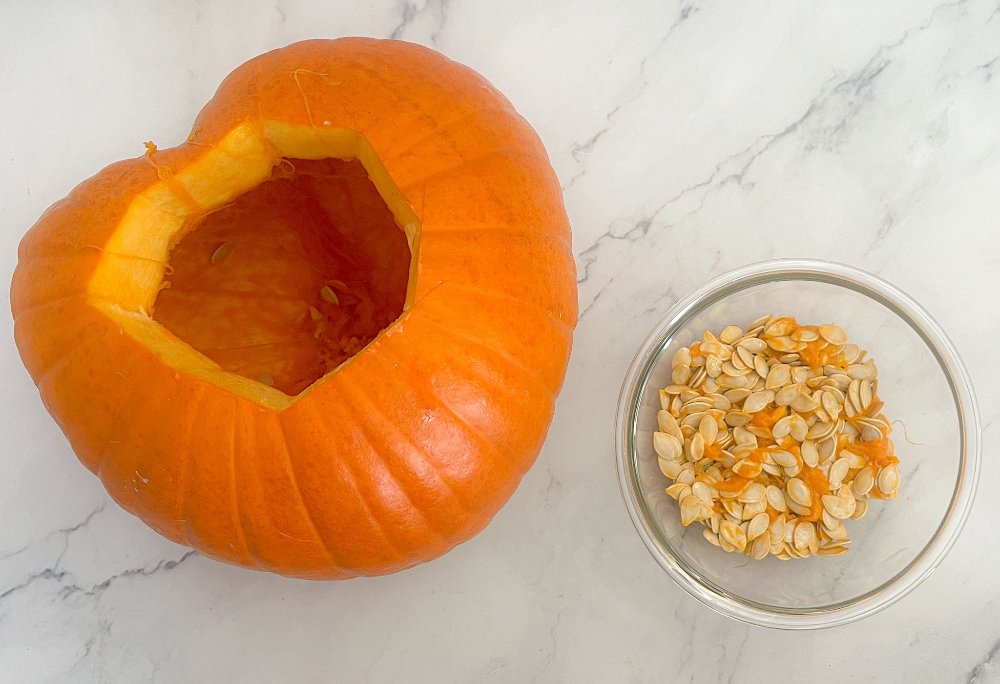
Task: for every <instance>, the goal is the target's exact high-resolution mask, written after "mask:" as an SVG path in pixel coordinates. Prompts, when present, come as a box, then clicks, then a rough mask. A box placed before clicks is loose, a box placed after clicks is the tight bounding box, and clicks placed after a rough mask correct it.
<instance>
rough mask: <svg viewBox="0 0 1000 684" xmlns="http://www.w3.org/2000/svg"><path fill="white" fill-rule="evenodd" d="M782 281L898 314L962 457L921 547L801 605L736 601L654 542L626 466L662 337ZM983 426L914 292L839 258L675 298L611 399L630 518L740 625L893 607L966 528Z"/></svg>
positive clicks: (717, 283) (843, 618) (818, 623)
mask: <svg viewBox="0 0 1000 684" xmlns="http://www.w3.org/2000/svg"><path fill="white" fill-rule="evenodd" d="M782 280H807V281H815V282H824V283H829V284H833V285H838V286H841V287H847V288H848V289H851V290H854V291H855V292H858V293H859V294H863V295H865V296H868V297H869V298H871V299H873V300H875V301H876V302H878V303H880V304H882V305H883V306H885V307H886V308H888V309H889V310H890V311H892V312H893V313H895V314H896V315H897V316H899V317H900V318H902V319H903V320H904V321H905V322H906V323H907V324H908V325H909V326H910V327H911V328H912V329H913V330H914V332H916V333H917V335H918V336H919V337H920V338H921V339H922V340H923V342H924V343H925V344H926V345H927V347H928V349H929V350H930V351H931V353H932V354H933V355H934V357H935V359H936V360H937V362H938V364H939V365H940V367H941V370H942V372H943V373H944V375H945V378H946V380H947V382H948V384H949V386H950V388H951V393H952V398H953V399H954V402H955V408H956V411H957V413H958V418H959V423H960V425H959V428H960V430H959V435H960V449H959V456H960V463H959V472H958V477H957V481H956V485H955V490H954V492H953V494H952V498H951V502H950V504H949V506H948V510H947V511H946V512H945V515H944V518H943V519H942V521H941V523H940V524H939V525H938V528H937V530H936V531H935V533H934V535H933V536H932V537H931V539H930V541H929V542H928V543H927V545H926V546H924V548H923V550H921V552H920V553H919V554H918V555H917V556H916V558H914V559H913V560H912V561H911V562H910V563H909V564H908V565H907V566H906V567H905V568H903V570H901V571H900V572H899V573H897V574H896V575H895V576H893V577H892V578H890V579H889V580H887V581H886V582H884V583H883V584H881V585H880V586H878V587H876V588H875V589H873V590H870V591H868V592H866V593H865V594H862V595H861V596H859V597H855V598H854V599H849V600H847V601H842V602H839V603H836V604H831V605H830V606H819V607H809V608H806V609H804V610H797V609H784V608H777V607H773V606H770V607H769V606H767V605H765V604H762V603H758V602H753V601H750V600H748V599H743V598H739V597H736V596H735V595H733V594H730V593H728V592H726V591H725V590H724V589H723V588H721V587H717V586H713V585H712V583H711V582H709V581H708V580H706V579H704V578H700V577H699V575H698V573H697V572H696V571H695V570H694V569H693V568H691V567H689V566H687V564H686V563H685V562H684V561H682V560H680V559H679V558H678V557H677V556H676V555H674V554H673V552H672V551H671V550H670V547H669V545H668V544H666V543H663V542H662V541H661V539H660V537H659V535H658V534H657V533H656V531H655V530H654V529H653V525H652V524H651V521H650V520H649V519H648V515H644V513H643V512H642V511H641V510H640V507H642V506H643V504H641V501H642V497H641V495H640V492H639V482H638V477H637V475H636V472H635V468H634V467H632V464H633V463H634V448H633V446H634V445H633V434H634V432H635V425H636V424H637V420H638V408H639V404H640V401H641V397H640V389H641V388H642V387H644V385H645V382H646V380H647V379H648V375H649V373H650V372H651V370H652V368H653V367H654V366H655V363H656V360H657V357H658V350H659V349H660V348H661V346H662V344H663V343H664V342H665V340H666V339H667V338H668V337H670V336H672V335H673V334H674V332H675V331H676V329H677V328H679V327H681V326H682V325H683V324H684V323H685V322H686V321H687V319H688V318H690V317H691V316H693V315H694V313H695V312H696V311H699V310H701V309H703V308H705V307H707V306H709V305H711V304H713V303H715V302H717V301H719V300H720V299H723V298H724V297H727V296H729V295H731V294H734V293H736V292H739V291H741V290H745V289H747V288H750V287H753V286H756V285H760V284H764V283H769V282H775V281H782ZM654 352H657V353H654ZM980 429H981V428H980V421H979V411H978V407H977V404H976V398H975V392H974V390H973V387H972V381H971V379H970V377H969V373H968V371H967V370H966V368H965V366H964V364H963V363H962V360H961V357H960V356H959V354H958V352H957V350H956V349H955V346H954V344H953V343H952V342H951V340H950V339H949V338H948V336H947V335H946V333H945V332H944V330H943V329H942V328H941V326H940V325H939V324H938V323H937V322H936V321H935V320H934V319H933V318H932V317H931V315H930V314H929V313H927V311H925V310H924V309H923V307H921V306H920V305H919V304H917V302H916V301H915V300H914V299H913V298H911V297H910V296H909V295H907V294H906V293H904V292H903V291H902V290H900V289H899V288H897V287H896V286H894V285H892V284H890V283H888V282H886V281H885V280H883V279H881V278H879V277H878V276H876V275H873V274H871V273H868V272H867V271H862V270H860V269H857V268H855V267H853V266H848V265H846V264H841V263H837V262H831V261H822V260H817V259H771V260H767V261H760V262H756V263H752V264H749V265H746V266H742V267H740V268H737V269H734V270H732V271H729V272H727V273H723V274H722V275H720V276H718V277H716V278H713V279H711V280H709V281H708V282H706V283H705V284H703V285H701V286H700V287H698V288H697V289H695V290H694V291H692V292H690V293H689V294H687V295H685V296H684V297H681V298H680V299H679V300H678V301H677V302H676V303H675V304H674V305H673V306H672V307H671V308H670V309H669V310H668V311H667V312H666V314H664V316H663V317H662V318H661V319H660V321H659V322H658V323H657V324H656V325H655V327H654V328H653V330H652V331H651V332H650V333H649V334H648V335H647V336H646V338H645V339H644V341H643V342H642V344H641V345H640V346H639V349H638V351H637V352H636V354H635V356H634V357H633V358H632V361H631V363H630V364H629V367H628V371H627V372H626V375H625V379H624V381H623V383H622V388H621V392H620V394H619V397H618V410H617V412H616V417H615V454H616V460H617V470H618V480H619V486H620V488H621V493H622V496H623V498H624V499H625V505H626V508H628V512H629V516H630V517H631V519H632V524H633V525H634V526H635V529H636V531H637V532H638V533H639V536H640V537H641V538H642V541H643V543H644V544H645V546H646V549H647V550H648V551H649V552H650V554H652V556H653V558H654V559H655V560H656V561H657V562H658V563H659V564H660V566H661V567H662V568H663V569H664V570H666V572H667V574H668V575H669V576H670V577H671V579H672V580H673V581H674V582H675V583H676V584H678V585H679V586H680V587H681V588H682V589H684V590H685V591H686V592H687V593H688V594H690V595H691V596H693V597H694V598H696V599H698V600H699V601H700V602H702V603H704V604H705V605H707V606H708V607H709V608H712V609H713V610H715V611H716V612H719V613H721V614H723V615H726V616H728V617H731V618H734V619H736V620H740V621H742V622H746V623H750V624H755V625H759V626H763V627H773V628H779V629H818V628H825V627H833V626H836V625H842V624H846V623H849V622H854V621H855V620H860V619H862V618H864V617H868V616H870V615H872V614H874V613H876V612H878V611H880V610H882V609H883V608H886V607H888V606H890V605H892V604H893V603H895V602H897V601H899V600H900V599H902V598H903V597H904V596H906V595H907V594H909V593H910V592H911V591H913V590H914V589H915V588H916V587H917V586H918V585H919V584H920V583H921V582H923V581H924V580H925V579H927V577H928V576H930V574H931V573H932V572H933V571H934V570H935V569H936V568H937V567H938V565H940V564H941V562H942V561H943V560H944V558H945V556H946V555H947V554H948V551H950V550H951V548H952V546H953V545H954V543H955V541H956V540H957V538H958V535H959V533H960V532H961V530H962V528H963V527H964V525H965V521H966V519H967V518H968V515H969V511H970V509H971V507H972V503H973V500H974V498H975V493H976V488H977V485H978V481H979V471H980V465H981V463H980V461H981V458H980V442H981V435H980Z"/></svg>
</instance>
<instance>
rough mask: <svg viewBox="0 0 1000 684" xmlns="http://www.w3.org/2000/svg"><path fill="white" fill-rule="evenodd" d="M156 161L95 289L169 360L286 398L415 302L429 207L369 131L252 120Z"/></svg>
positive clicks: (278, 401)
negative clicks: (424, 213)
mask: <svg viewBox="0 0 1000 684" xmlns="http://www.w3.org/2000/svg"><path fill="white" fill-rule="evenodd" d="M150 161H151V162H152V163H153V165H154V166H157V171H158V173H159V176H160V182H158V183H154V184H153V185H151V186H150V187H149V188H148V189H147V190H145V191H144V192H142V193H141V194H140V195H138V196H137V197H136V198H135V199H134V200H133V201H132V202H131V204H130V205H129V208H128V210H127V211H126V213H125V216H124V218H123V219H122V221H121V223H120V224H119V226H118V227H117V228H116V230H115V232H114V233H113V234H112V235H111V237H110V239H109V240H108V242H107V244H105V245H104V246H103V247H102V256H101V259H100V261H99V263H98V266H97V268H96V269H95V271H94V273H93V275H92V276H91V278H90V281H89V283H88V292H89V295H90V301H91V304H92V305H93V306H95V307H96V308H98V309H99V310H101V311H102V312H103V313H104V314H105V315H107V316H108V317H109V318H111V319H113V320H114V321H115V322H116V323H117V324H118V325H119V326H120V327H121V329H122V332H123V333H125V334H129V335H131V336H132V337H134V338H135V339H136V340H138V341H139V342H140V343H141V344H143V345H144V346H145V347H146V348H147V349H149V350H150V351H151V352H152V353H154V354H156V355H157V356H158V357H159V358H160V359H161V361H162V362H163V363H165V364H167V365H168V366H170V367H173V368H175V369H177V370H178V371H179V372H184V373H188V374H191V375H195V376H197V377H200V378H203V379H205V380H207V381H209V382H211V383H213V384H215V385H218V386H220V387H223V388H225V389H228V390H230V391H232V392H233V393H235V394H238V395H240V396H243V397H246V398H248V399H250V400H252V401H255V402H257V403H259V404H260V405H262V406H264V407H267V408H270V409H274V410H282V409H284V408H287V407H288V406H289V405H290V404H291V403H292V402H293V401H295V400H297V399H298V398H301V397H302V396H304V395H305V394H306V393H307V392H308V390H309V388H310V387H312V386H315V384H317V383H318V382H321V381H322V379H323V378H324V377H327V376H328V375H329V374H330V373H333V372H336V370H337V369H338V368H341V367H343V365H344V364H345V363H346V362H347V361H349V360H350V358H351V356H352V355H353V354H355V353H356V352H358V351H359V350H360V349H361V348H363V347H364V345H366V344H368V343H369V342H370V341H371V340H372V339H374V338H375V337H376V336H378V335H379V334H380V332H381V331H382V330H384V329H385V328H386V327H387V326H391V325H392V323H393V321H395V320H396V319H397V318H398V317H399V316H400V315H401V314H403V313H405V312H406V311H407V310H408V309H409V307H410V306H411V303H412V298H413V293H414V291H415V288H416V284H415V281H416V263H417V254H418V249H419V248H418V245H419V237H420V223H419V220H418V219H417V217H416V215H415V214H414V213H413V210H412V208H411V207H410V205H409V203H408V202H407V200H406V198H405V197H404V196H403V194H402V193H401V192H400V191H399V189H398V188H397V187H396V186H395V184H394V183H393V181H392V179H391V178H390V177H389V174H388V172H387V171H386V169H385V167H384V166H383V165H382V163H381V161H380V160H379V158H378V156H377V155H376V154H375V151H374V150H373V149H372V147H371V145H370V144H369V143H368V141H367V140H366V139H365V138H364V137H363V136H362V135H360V134H358V133H356V132H353V131H348V130H343V129H334V128H330V129H326V130H317V129H313V128H311V127H305V126H294V125H290V124H284V123H279V122H264V123H263V125H259V126H253V125H250V124H242V125H240V126H238V127H237V128H235V129H233V131H231V132H230V133H229V134H228V135H226V136H225V137H224V138H223V139H221V140H220V141H218V142H217V143H216V144H215V145H214V146H213V147H212V148H211V149H210V150H209V151H207V152H206V153H205V154H203V155H202V156H200V157H199V158H197V159H196V160H195V161H193V162H192V163H190V164H189V165H188V166H186V167H185V168H182V169H172V168H167V167H160V166H158V165H157V163H156V159H155V153H154V154H153V155H151V159H150Z"/></svg>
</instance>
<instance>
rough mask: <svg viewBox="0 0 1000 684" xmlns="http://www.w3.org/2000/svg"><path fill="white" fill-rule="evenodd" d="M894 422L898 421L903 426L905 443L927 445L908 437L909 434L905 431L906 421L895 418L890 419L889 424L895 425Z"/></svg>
mask: <svg viewBox="0 0 1000 684" xmlns="http://www.w3.org/2000/svg"><path fill="white" fill-rule="evenodd" d="M896 423H899V424H900V425H902V426H903V439H905V440H906V443H907V444H910V445H912V446H927V445H926V444H924V443H923V442H914V441H913V440H912V439H910V435H909V434H908V433H907V432H906V423H904V422H903V421H901V420H900V419H899V418H897V419H896V420H894V421H892V423H890V424H891V425H895V424H896Z"/></svg>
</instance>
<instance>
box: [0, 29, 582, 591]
mask: <svg viewBox="0 0 1000 684" xmlns="http://www.w3.org/2000/svg"><path fill="white" fill-rule="evenodd" d="M11 302H12V304H11V305H12V310H13V313H14V318H15V328H14V330H15V338H16V342H17V345H18V349H19V350H20V353H21V357H22V359H23V361H24V363H25V365H26V367H27V368H28V370H29V372H30V373H31V375H32V377H33V378H34V380H35V382H36V384H37V385H38V387H39V391H40V393H41V396H42V399H43V401H44V402H45V405H46V407H47V408H48V410H49V411H50V412H51V413H52V415H53V416H54V417H55V419H56V420H57V422H58V423H59V425H60V427H61V428H62V430H63V431H64V432H65V434H66V436H67V437H68V439H69V441H70V442H71V444H72V446H73V449H74V451H75V452H76V454H77V455H78V456H79V458H80V460H81V461H82V462H83V464H84V465H85V466H87V467H88V468H89V469H90V470H92V471H93V472H94V473H96V474H97V475H98V476H99V477H100V478H101V480H102V481H103V482H104V485H105V487H106V488H107V490H108V492H109V493H110V494H111V496H112V497H114V499H115V500H116V501H117V502H118V503H119V504H121V505H122V506H123V507H124V508H125V509H127V510H129V511H130V512H132V513H134V514H135V515H137V516H138V517H140V518H141V519H142V520H143V521H145V522H146V523H147V524H148V525H149V526H150V527H152V528H153V529H154V530H156V531H157V532H160V533H161V534H163V535H164V536H166V537H168V538H170V539H173V540H175V541H177V542H180V543H183V544H187V545H190V546H192V547H194V548H196V549H198V550H199V551H201V552H202V553H204V554H205V555H208V556H211V557H213V558H216V559H219V560H222V561H225V562H229V563H234V564H237V565H241V566H246V567H250V568H256V569H261V570H269V571H272V572H277V573H281V574H285V575H292V576H298V577H308V578H317V579H320V578H325V579H337V578H346V577H352V576H356V575H372V574H384V573H388V572H394V571H397V570H400V569H402V568H406V567H408V566H411V565H414V564H416V563H420V562H422V561H426V560H429V559H431V558H434V557H436V556H438V555H440V554H442V553H444V552H446V551H448V550H449V549H451V548H452V547H453V546H455V544H457V543H459V542H462V541H464V540H466V539H468V538H469V537H471V536H472V535H474V534H475V533H476V532H478V531H479V530H480V529H482V527H483V526H484V525H485V524H486V523H487V522H488V521H489V520H490V519H491V518H492V516H493V515H494V514H495V513H496V511H497V510H498V509H499V508H500V507H501V506H502V505H503V504H504V503H505V502H506V501H507V499H508V498H509V497H510V495H511V493H512V492H513V490H514V488H515V487H516V485H517V483H518V481H519V480H520V478H521V476H522V475H523V473H524V472H525V471H526V470H527V469H528V468H529V467H530V466H531V464H532V462H533V461H534V459H535V458H536V456H537V454H538V451H539V449H540V448H541V444H542V441H543V439H544V437H545V433H546V430H547V428H548V425H549V422H550V420H551V416H552V411H553V404H554V401H555V397H556V394H557V393H558V390H559V388H560V386H561V384H562V380H563V375H564V372H565V368H566V363H567V360H568V355H569V352H570V344H571V338H572V330H573V327H574V325H575V321H576V313H577V308H576V281H575V269H574V264H573V257H572V252H571V249H570V232H569V226H568V223H567V219H566V215H565V211H564V209H563V205H562V199H561V194H560V191H559V185H558V183H557V181H556V178H555V176H554V174H553V172H552V170H551V168H550V166H549V163H548V160H547V157H546V154H545V151H544V149H543V147H542V145H541V143H540V142H539V140H538V138H537V136H536V135H535V134H534V132H533V131H532V130H531V128H530V127H529V126H528V125H527V124H526V123H525V122H524V120H523V119H522V118H521V117H520V116H518V115H517V113H516V112H515V111H514V109H513V107H512V106H511V104H510V103H509V102H508V101H507V100H506V99H504V98H503V96H502V95H500V94H499V93H498V92H497V91H496V90H495V89H493V88H492V87H491V86H490V85H489V84H488V83H487V82H486V81H485V80H484V79H482V78H481V77H480V76H478V75H477V74H475V73H474V72H472V71H471V70H469V69H467V68H465V67H463V66H460V65H458V64H455V63H454V62H451V61H449V60H447V59H445V58H444V57H442V56H440V55H438V54H437V53H435V52H433V51H431V50H428V49H425V48H422V47H418V46H415V45H411V44H407V43H402V42H396V41H377V40H370V39H340V40H334V41H306V42H302V43H297V44H294V45H291V46H289V47H286V48H283V49H280V50H276V51H274V52H270V53H267V54H265V55H262V56H260V57H257V58H255V59H253V60H251V61H250V62H248V63H246V64H244V65H243V66H241V67H240V68H238V69H237V70H236V71H234V72H233V73H232V74H231V75H230V76H229V77H228V78H227V79H226V81H225V82H224V83H223V85H222V86H221V88H220V89H219V91H218V93H217V94H216V96H215V97H214V98H213V99H212V101H211V102H209V104H208V105H207V106H206V107H205V109H204V110H203V111H202V113H201V114H200V116H199V117H198V119H197V121H196V123H195V126H194V129H193V131H192V133H191V135H190V137H189V139H188V141H187V142H186V143H184V144H182V145H180V146H178V147H175V148H171V149H165V150H156V149H155V147H153V146H150V151H149V153H148V154H147V155H145V156H144V157H141V158H138V159H132V160H127V161H122V162H119V163H116V164H113V165H111V166H109V167H108V168H106V169H104V170H103V171H101V172H100V173H98V174H97V175H96V176H95V177H93V178H91V179H90V180H88V181H85V182H84V183H82V184H81V185H80V186H78V187H77V188H76V189H75V190H74V191H73V192H72V193H71V194H70V195H69V196H68V197H67V198H65V199H64V200H62V201H60V202H59V203H57V204H55V205H54V206H53V207H51V208H50V209H49V210H48V211H47V212H46V213H45V215H44V216H42V218H41V219H40V220H39V221H38V223H37V224H36V225H35V226H34V227H33V228H32V229H31V230H30V231H29V233H28V234H27V235H26V236H25V238H24V239H23V240H22V242H21V246H20V251H19V262H18V266H17V270H16V271H15V274H14V280H13V283H12V286H11Z"/></svg>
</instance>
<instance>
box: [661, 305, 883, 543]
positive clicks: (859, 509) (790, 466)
mask: <svg viewBox="0 0 1000 684" xmlns="http://www.w3.org/2000/svg"><path fill="white" fill-rule="evenodd" d="M671 380H672V383H671V384H670V385H668V386H667V387H665V388H663V389H662V390H660V404H661V410H660V411H659V413H658V415H657V419H658V425H659V431H658V432H655V433H654V434H653V447H654V449H655V451H656V454H657V457H658V460H659V466H660V470H661V471H662V472H663V474H664V475H666V476H667V477H668V478H669V479H670V480H671V481H672V484H671V485H670V486H669V487H667V488H666V492H667V494H668V495H670V496H671V497H672V498H674V499H675V500H677V502H678V503H679V504H680V506H679V508H680V516H681V522H682V524H683V525H685V526H687V525H690V524H691V523H695V522H698V523H702V524H703V525H704V526H705V529H704V531H703V534H704V537H705V539H707V540H708V541H709V542H711V543H712V544H714V545H716V546H719V547H721V548H722V549H724V550H725V551H729V552H734V553H743V554H746V555H747V556H749V557H750V558H754V559H757V560H760V559H763V558H765V557H766V556H768V555H769V554H770V555H773V556H775V557H777V558H779V559H782V560H788V559H791V558H805V557H807V556H810V555H819V556H835V555H839V554H842V553H845V552H847V550H848V545H849V544H850V539H849V538H848V536H847V529H846V527H845V525H844V521H845V520H848V519H854V520H857V519H860V518H861V517H863V516H864V515H865V512H866V511H867V510H868V501H869V498H879V499H893V498H895V497H896V494H897V491H898V489H899V481H900V475H899V466H898V465H897V464H898V459H897V458H896V457H895V452H894V446H893V443H892V440H891V439H890V438H889V433H890V432H891V425H890V422H889V420H888V419H887V418H886V417H885V415H884V414H883V413H882V412H881V411H882V406H883V404H882V401H881V400H880V399H879V398H878V369H877V368H876V365H875V362H874V360H873V359H871V358H867V352H865V351H864V350H862V349H861V348H860V347H858V346H857V345H856V344H850V343H848V341H847V335H846V333H845V332H844V330H843V329H842V328H840V327H839V326H836V325H821V326H802V325H799V324H798V323H797V322H796V321H795V319H794V318H791V317H789V316H774V315H768V316H764V317H762V318H759V319H757V320H756V321H754V322H752V323H750V325H749V326H747V329H746V331H744V330H743V329H742V328H740V327H738V326H735V325H731V326H728V327H726V328H725V329H724V330H722V331H721V332H720V333H719V334H718V336H716V335H714V334H713V333H712V332H710V331H706V332H705V333H704V335H703V337H702V339H701V341H699V342H695V343H693V344H691V345H690V346H687V347H682V348H681V349H679V350H678V351H677V352H676V353H675V354H674V356H673V361H672V378H671Z"/></svg>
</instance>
